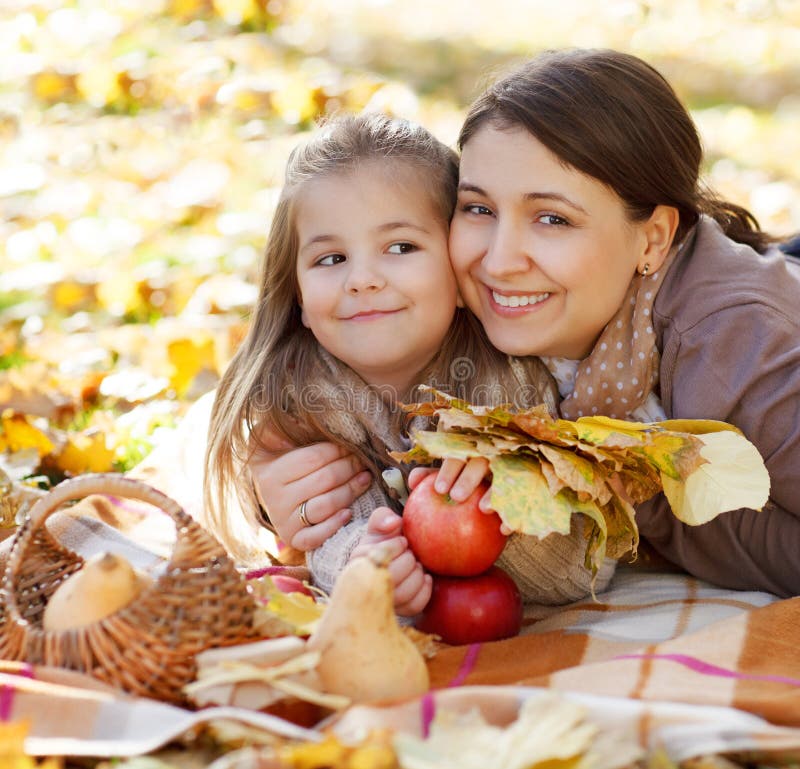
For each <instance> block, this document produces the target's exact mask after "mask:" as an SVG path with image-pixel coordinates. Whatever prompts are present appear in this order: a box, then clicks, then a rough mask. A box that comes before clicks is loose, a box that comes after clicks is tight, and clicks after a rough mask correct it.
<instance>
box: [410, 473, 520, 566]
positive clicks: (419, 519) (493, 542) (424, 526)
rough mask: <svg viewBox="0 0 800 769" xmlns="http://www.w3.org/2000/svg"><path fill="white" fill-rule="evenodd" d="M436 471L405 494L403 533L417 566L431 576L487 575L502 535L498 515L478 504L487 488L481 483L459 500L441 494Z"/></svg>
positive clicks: (500, 544)
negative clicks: (483, 510) (406, 497)
mask: <svg viewBox="0 0 800 769" xmlns="http://www.w3.org/2000/svg"><path fill="white" fill-rule="evenodd" d="M435 481H436V473H431V474H430V475H427V476H425V478H423V479H422V481H420V483H419V485H418V486H416V487H414V489H413V490H412V491H411V493H410V494H409V495H408V501H407V502H406V505H405V509H404V510H403V534H404V535H405V537H406V539H407V540H408V544H409V546H410V547H411V551H412V552H413V553H414V555H415V556H416V557H417V559H418V560H419V562H420V563H421V564H422V565H423V566H424V567H425V568H426V569H427V570H428V571H431V572H433V573H434V574H444V575H446V576H451V577H470V576H473V575H474V574H480V573H481V572H484V571H486V569H488V568H489V567H490V566H491V565H492V564H493V563H494V562H495V561H496V560H497V556H499V555H500V553H501V552H502V551H503V547H505V544H506V535H505V534H502V533H501V532H500V526H501V524H502V522H501V520H500V517H499V516H498V515H497V513H484V512H482V511H481V509H480V508H479V507H478V503H479V502H480V500H481V497H482V496H483V495H484V493H485V492H486V490H487V489H488V488H489V487H488V486H487V485H486V484H485V483H482V484H481V485H480V486H478V488H477V489H476V490H475V491H474V492H473V493H472V494H471V496H469V497H468V498H467V499H465V500H464V501H463V502H456V501H454V500H453V499H451V498H450V496H449V495H448V494H439V492H437V491H436V490H435V489H434V488H433V484H434V482H435Z"/></svg>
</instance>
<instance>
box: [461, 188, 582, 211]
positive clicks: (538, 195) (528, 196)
mask: <svg viewBox="0 0 800 769" xmlns="http://www.w3.org/2000/svg"><path fill="white" fill-rule="evenodd" d="M458 191H459V192H474V193H475V194H476V195H482V196H483V197H489V195H488V193H487V192H486V190H485V189H483V187H479V186H478V185H477V184H471V183H470V182H462V183H460V184H459V185H458ZM522 199H523V200H525V201H526V202H530V201H535V200H558V201H559V202H561V203H564V204H566V205H568V206H569V207H570V208H574V209H575V210H576V211H580V212H581V213H582V214H585V213H587V212H586V209H585V208H584V207H583V206H581V205H579V204H578V203H576V202H575V201H574V200H571V199H570V198H568V197H567V196H566V195H562V194H561V193H560V192H526V193H525V194H524V195H523V196H522Z"/></svg>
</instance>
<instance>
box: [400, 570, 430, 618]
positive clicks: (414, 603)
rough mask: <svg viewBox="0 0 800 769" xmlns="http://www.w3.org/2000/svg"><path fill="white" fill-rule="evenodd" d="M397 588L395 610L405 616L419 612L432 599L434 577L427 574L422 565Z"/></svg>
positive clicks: (411, 615)
mask: <svg viewBox="0 0 800 769" xmlns="http://www.w3.org/2000/svg"><path fill="white" fill-rule="evenodd" d="M417 566H418V567H419V568H418V569H415V570H414V572H413V573H412V575H411V576H410V577H409V578H408V579H407V580H406V581H405V582H403V584H402V585H400V586H398V588H397V589H396V590H395V611H396V612H397V613H398V614H399V615H401V616H403V617H413V616H414V615H415V614H419V613H420V612H421V611H422V610H423V609H424V608H425V607H426V606H427V605H428V601H430V599H431V593H432V592H433V578H432V577H431V575H430V574H426V573H425V572H424V571H423V569H422V566H420V565H419V564H417Z"/></svg>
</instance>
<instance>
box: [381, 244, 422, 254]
mask: <svg viewBox="0 0 800 769" xmlns="http://www.w3.org/2000/svg"><path fill="white" fill-rule="evenodd" d="M386 250H387V251H388V252H389V253H390V254H410V253H412V252H414V251H416V250H417V247H416V246H415V245H414V244H413V243H406V242H403V243H392V245H391V246H389V248H387V249H386Z"/></svg>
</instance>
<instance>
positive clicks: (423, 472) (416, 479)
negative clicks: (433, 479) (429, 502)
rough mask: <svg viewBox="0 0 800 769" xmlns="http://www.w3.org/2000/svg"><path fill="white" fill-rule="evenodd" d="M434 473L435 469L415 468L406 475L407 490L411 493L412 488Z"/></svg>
mask: <svg viewBox="0 0 800 769" xmlns="http://www.w3.org/2000/svg"><path fill="white" fill-rule="evenodd" d="M435 472H436V468H435V467H415V468H414V469H413V470H412V471H411V472H410V473H409V474H408V490H409V491H411V490H412V489H413V488H415V487H416V486H418V485H419V484H420V482H421V481H422V479H423V478H425V477H426V476H428V475H430V474H431V473H435Z"/></svg>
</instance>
